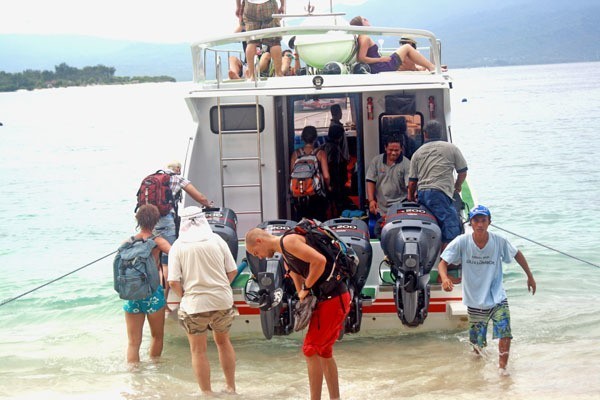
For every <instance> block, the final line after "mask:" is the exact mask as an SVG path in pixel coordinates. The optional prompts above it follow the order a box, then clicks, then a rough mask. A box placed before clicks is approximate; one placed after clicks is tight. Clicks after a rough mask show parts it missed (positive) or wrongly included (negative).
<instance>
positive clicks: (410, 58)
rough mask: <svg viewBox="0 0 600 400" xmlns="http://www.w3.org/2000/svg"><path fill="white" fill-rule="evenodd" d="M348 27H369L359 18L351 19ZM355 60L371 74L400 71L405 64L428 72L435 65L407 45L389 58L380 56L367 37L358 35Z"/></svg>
mask: <svg viewBox="0 0 600 400" xmlns="http://www.w3.org/2000/svg"><path fill="white" fill-rule="evenodd" d="M350 25H354V26H370V24H369V20H367V19H366V18H364V17H361V16H357V17H354V18H352V20H351V21H350ZM356 58H357V61H358V62H362V63H365V64H368V65H369V67H370V68H371V73H373V74H377V73H379V72H386V71H401V70H402V69H401V67H402V64H403V63H405V62H406V63H410V64H414V65H417V66H419V67H422V68H424V69H425V70H428V71H434V70H435V65H434V64H432V63H431V62H430V61H429V60H427V59H426V58H425V57H424V56H423V55H422V54H421V53H419V52H418V51H417V50H416V49H415V48H414V47H413V46H412V45H410V44H408V43H407V44H404V45H402V46H400V47H399V48H398V49H396V50H395V51H394V52H393V53H392V54H391V55H390V56H381V55H380V54H379V47H378V46H377V44H376V43H375V42H374V41H373V39H371V37H370V36H369V35H358V55H357V57H356Z"/></svg>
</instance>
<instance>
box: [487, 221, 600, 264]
mask: <svg viewBox="0 0 600 400" xmlns="http://www.w3.org/2000/svg"><path fill="white" fill-rule="evenodd" d="M490 225H491V226H493V227H494V228H496V229H500V230H501V231H504V232H506V233H510V234H511V235H515V236H517V237H520V238H521V239H525V240H528V241H530V242H531V243H535V244H537V245H538V246H542V247H545V248H547V249H549V250H552V251H555V252H557V253H560V254H562V255H563V256H567V257H570V258H572V259H574V260H577V261H580V262H582V263H585V264H589V265H591V266H592V267H596V268H600V265H598V264H594V263H593V262H590V261H587V260H584V259H581V258H579V257H575V256H573V255H571V254H569V253H565V252H564V251H561V250H558V249H555V248H552V247H550V246H546V245H545V244H543V243H540V242H536V241H535V240H532V239H529V238H527V237H525V236H522V235H519V234H518V233H514V232H511V231H509V230H508V229H504V228H501V227H499V226H498V225H495V224H490Z"/></svg>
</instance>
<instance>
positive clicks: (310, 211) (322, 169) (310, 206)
mask: <svg viewBox="0 0 600 400" xmlns="http://www.w3.org/2000/svg"><path fill="white" fill-rule="evenodd" d="M317 137H318V134H317V128H315V127H314V126H312V125H307V126H305V127H304V129H303V130H302V135H301V138H302V141H303V142H304V146H303V147H301V148H299V149H296V150H294V152H293V153H292V156H291V160H290V171H291V173H290V188H291V191H292V197H293V200H294V208H295V210H296V219H297V220H298V221H299V220H300V219H302V218H312V219H317V220H319V221H321V222H323V221H325V219H326V217H327V207H328V202H327V197H326V191H327V190H331V182H330V177H329V167H328V165H327V155H326V154H325V152H324V151H321V149H320V148H317V147H316V146H315V142H316V141H317ZM305 172H308V173H307V174H305Z"/></svg>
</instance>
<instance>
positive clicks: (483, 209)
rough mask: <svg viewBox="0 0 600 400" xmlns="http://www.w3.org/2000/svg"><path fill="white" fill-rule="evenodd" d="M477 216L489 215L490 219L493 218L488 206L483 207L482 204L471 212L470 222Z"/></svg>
mask: <svg viewBox="0 0 600 400" xmlns="http://www.w3.org/2000/svg"><path fill="white" fill-rule="evenodd" d="M476 215H487V216H488V217H490V219H491V218H492V213H491V212H490V210H489V209H488V208H487V207H486V206H482V205H481V204H479V205H478V206H477V207H473V208H472V209H471V211H469V221H470V220H471V219H473V217H474V216H476Z"/></svg>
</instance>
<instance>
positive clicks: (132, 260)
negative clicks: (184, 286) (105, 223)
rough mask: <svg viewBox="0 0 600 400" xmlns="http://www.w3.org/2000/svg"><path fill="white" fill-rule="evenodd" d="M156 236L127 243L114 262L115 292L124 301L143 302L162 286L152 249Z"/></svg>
mask: <svg viewBox="0 0 600 400" xmlns="http://www.w3.org/2000/svg"><path fill="white" fill-rule="evenodd" d="M153 239H154V236H150V237H149V238H148V239H134V238H133V237H131V239H130V240H128V241H127V242H125V243H124V244H122V245H121V247H119V249H118V250H117V255H116V256H115V260H114V262H113V275H114V287H115V291H116V292H117V293H119V297H120V298H122V299H124V300H142V299H145V298H147V297H149V296H150V295H152V294H153V293H154V292H155V291H156V289H157V288H158V285H159V284H160V277H159V276H158V268H157V266H156V262H155V260H154V257H152V249H154V247H156V243H154V240H153Z"/></svg>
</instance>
